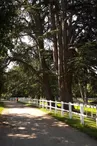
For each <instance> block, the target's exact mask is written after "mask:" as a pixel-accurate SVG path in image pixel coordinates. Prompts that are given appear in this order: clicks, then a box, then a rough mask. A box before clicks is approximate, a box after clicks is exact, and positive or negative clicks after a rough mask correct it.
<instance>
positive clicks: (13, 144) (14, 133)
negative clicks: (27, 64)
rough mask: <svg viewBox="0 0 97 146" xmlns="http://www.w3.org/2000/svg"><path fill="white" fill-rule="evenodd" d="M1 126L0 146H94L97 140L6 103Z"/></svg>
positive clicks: (34, 112) (40, 112) (50, 119)
mask: <svg viewBox="0 0 97 146" xmlns="http://www.w3.org/2000/svg"><path fill="white" fill-rule="evenodd" d="M6 106H7V108H6V109H5V110H4V111H3V120H5V121H4V122H3V123H2V124H0V146H97V141H96V140H93V139H92V138H90V137H88V136H87V135H85V134H83V133H81V132H79V131H77V130H75V129H73V128H71V127H69V126H68V125H66V124H63V123H62V122H59V121H57V120H55V119H54V118H52V117H50V116H48V115H46V113H44V112H42V111H40V110H38V109H35V108H28V107H25V106H24V105H21V104H18V103H15V102H11V103H9V102H6Z"/></svg>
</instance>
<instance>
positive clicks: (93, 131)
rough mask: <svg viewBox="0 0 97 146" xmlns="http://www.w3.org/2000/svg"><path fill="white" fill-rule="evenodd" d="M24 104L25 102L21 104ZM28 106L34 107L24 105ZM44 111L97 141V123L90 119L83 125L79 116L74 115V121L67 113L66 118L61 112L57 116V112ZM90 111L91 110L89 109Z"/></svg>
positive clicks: (85, 120)
mask: <svg viewBox="0 0 97 146" xmlns="http://www.w3.org/2000/svg"><path fill="white" fill-rule="evenodd" d="M20 103H23V102H20ZM23 104H25V105H26V106H32V104H29V103H28V104H26V103H23ZM41 110H42V111H45V112H47V114H49V115H51V116H53V117H54V118H56V119H58V120H59V121H62V122H65V123H67V124H68V125H70V126H71V127H74V128H76V129H78V130H80V131H82V132H84V133H86V134H88V135H89V136H91V137H93V138H95V139H97V126H96V121H95V120H92V119H90V118H85V119H84V125H82V124H81V123H80V117H79V116H78V115H75V114H73V115H72V119H70V118H69V114H68V113H67V112H65V114H64V116H61V112H60V111H58V112H57V114H55V111H54V110H52V112H50V111H49V110H47V109H42V108H41ZM88 110H89V109H88Z"/></svg>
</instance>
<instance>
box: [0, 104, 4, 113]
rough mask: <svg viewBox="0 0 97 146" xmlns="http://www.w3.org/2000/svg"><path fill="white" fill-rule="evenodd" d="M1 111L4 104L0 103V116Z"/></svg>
mask: <svg viewBox="0 0 97 146" xmlns="http://www.w3.org/2000/svg"><path fill="white" fill-rule="evenodd" d="M3 110H4V103H3V102H0V114H1V113H2V111H3Z"/></svg>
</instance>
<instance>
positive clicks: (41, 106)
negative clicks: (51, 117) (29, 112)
mask: <svg viewBox="0 0 97 146" xmlns="http://www.w3.org/2000/svg"><path fill="white" fill-rule="evenodd" d="M41 104H42V103H41V99H40V100H39V107H40V108H41V107H42V105H41Z"/></svg>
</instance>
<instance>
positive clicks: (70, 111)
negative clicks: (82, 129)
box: [69, 102, 72, 119]
mask: <svg viewBox="0 0 97 146" xmlns="http://www.w3.org/2000/svg"><path fill="white" fill-rule="evenodd" d="M69 118H70V119H72V103H71V102H69Z"/></svg>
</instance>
